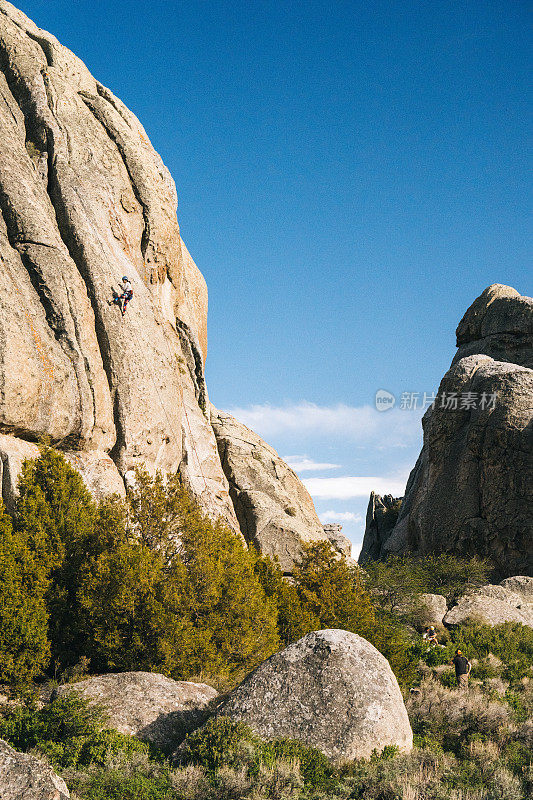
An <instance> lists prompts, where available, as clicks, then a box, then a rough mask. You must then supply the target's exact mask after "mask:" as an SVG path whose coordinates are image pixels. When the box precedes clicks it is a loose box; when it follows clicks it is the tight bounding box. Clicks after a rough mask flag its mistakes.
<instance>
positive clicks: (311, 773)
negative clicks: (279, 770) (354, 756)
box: [259, 739, 336, 790]
mask: <svg viewBox="0 0 533 800" xmlns="http://www.w3.org/2000/svg"><path fill="white" fill-rule="evenodd" d="M259 757H260V759H261V760H266V761H267V763H268V760H269V759H272V762H274V761H294V762H298V764H299V767H300V773H301V776H302V778H303V781H304V784H305V786H309V787H312V788H313V789H322V790H324V789H326V788H327V787H328V786H332V784H334V783H335V782H336V781H335V771H334V769H333V767H332V766H331V764H330V762H329V760H328V758H327V757H326V756H325V755H324V754H323V753H321V752H320V750H317V749H316V748H314V747H307V746H306V745H305V744H302V742H298V741H295V740H294V739H276V740H274V741H273V742H267V743H264V744H263V745H262V746H261V748H260V756H259Z"/></svg>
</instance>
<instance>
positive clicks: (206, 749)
mask: <svg viewBox="0 0 533 800" xmlns="http://www.w3.org/2000/svg"><path fill="white" fill-rule="evenodd" d="M243 744H244V745H248V746H249V747H250V749H251V750H255V749H256V748H257V747H259V746H260V744H261V740H260V739H259V737H258V736H256V734H255V733H254V732H253V731H252V730H251V729H250V728H249V727H248V726H247V725H245V724H244V722H240V721H238V720H234V719H232V718H231V717H223V716H220V717H212V718H211V719H210V720H208V721H207V722H206V724H205V725H204V726H203V727H201V728H199V729H198V730H196V731H193V733H191V734H189V736H187V738H186V739H185V741H184V742H183V744H182V745H181V747H180V750H179V754H178V757H179V762H180V764H184V765H186V764H197V765H199V766H202V767H203V768H204V769H205V770H207V772H209V773H211V774H212V773H215V772H216V771H217V770H219V769H220V768H221V767H222V766H223V765H226V766H234V765H235V764H238V763H239V758H240V757H242V754H243Z"/></svg>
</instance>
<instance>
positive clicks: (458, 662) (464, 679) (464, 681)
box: [452, 650, 472, 689]
mask: <svg viewBox="0 0 533 800" xmlns="http://www.w3.org/2000/svg"><path fill="white" fill-rule="evenodd" d="M452 664H453V666H454V667H455V677H456V679H457V686H458V687H459V688H460V689H468V676H469V675H470V670H471V669H472V664H471V663H470V661H469V660H468V659H467V658H466V657H465V656H464V655H463V654H462V652H461V650H456V651H455V658H454V659H453V661H452Z"/></svg>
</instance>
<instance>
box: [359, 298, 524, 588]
mask: <svg viewBox="0 0 533 800" xmlns="http://www.w3.org/2000/svg"><path fill="white" fill-rule="evenodd" d="M532 336H533V300H532V299H531V298H528V297H521V296H520V295H519V294H518V293H517V292H515V290H514V289H511V288H509V287H505V286H500V285H494V286H491V287H489V288H488V289H486V290H485V291H484V292H483V294H482V295H481V296H480V297H479V298H478V299H477V300H476V301H475V302H474V303H473V304H472V306H471V307H470V308H469V309H468V311H467V312H466V314H465V316H464V317H463V319H462V320H461V322H460V324H459V327H458V329H457V343H458V346H459V351H458V353H457V356H456V358H455V359H454V361H453V363H452V366H451V368H450V370H449V371H448V372H447V373H446V375H445V376H444V378H443V380H442V382H441V385H440V388H439V391H438V395H437V401H436V403H435V406H434V408H429V409H428V411H427V412H426V414H425V415H424V419H423V429H424V445H423V449H422V452H421V454H420V457H419V459H418V461H417V464H416V466H415V468H414V469H413V471H412V473H411V475H410V478H409V481H408V484H407V488H406V493H405V498H404V501H403V503H402V508H401V511H400V515H399V517H398V521H397V523H396V525H395V527H394V528H393V530H392V532H390V534H389V536H388V537H387V538H386V539H385V541H384V542H381V543H380V545H379V547H378V548H377V549H376V551H375V555H374V556H373V557H377V558H379V557H382V556H384V555H387V554H388V553H402V552H407V551H411V552H415V553H420V554H424V553H440V552H449V553H455V554H457V555H466V556H472V555H482V556H485V557H488V558H489V559H491V561H492V562H493V564H494V567H495V571H496V574H499V576H500V577H505V576H508V575H512V574H514V573H517V572H524V573H525V574H527V575H532V574H533V481H532V480H531V453H532V451H533V423H532V410H533V403H532V398H533V370H532V369H531V368H530V365H531V356H532ZM501 359H505V360H501ZM367 550H368V548H367Z"/></svg>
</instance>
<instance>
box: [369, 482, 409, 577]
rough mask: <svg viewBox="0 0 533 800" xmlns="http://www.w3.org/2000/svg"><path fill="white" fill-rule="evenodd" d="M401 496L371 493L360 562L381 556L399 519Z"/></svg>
mask: <svg viewBox="0 0 533 800" xmlns="http://www.w3.org/2000/svg"><path fill="white" fill-rule="evenodd" d="M401 501H402V498H401V497H393V496H392V495H391V494H386V495H385V496H384V497H381V495H379V494H376V493H375V492H371V493H370V500H369V501H368V508H367V511H366V526H365V536H364V539H363V546H362V548H361V553H360V555H359V563H360V564H364V563H365V562H366V561H374V560H376V559H378V558H380V555H381V552H382V548H383V545H384V544H385V542H386V541H387V539H388V538H389V536H390V535H391V533H392V529H393V528H394V526H395V524H396V521H397V519H398V508H399V505H400V503H401Z"/></svg>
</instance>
